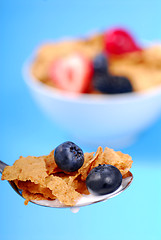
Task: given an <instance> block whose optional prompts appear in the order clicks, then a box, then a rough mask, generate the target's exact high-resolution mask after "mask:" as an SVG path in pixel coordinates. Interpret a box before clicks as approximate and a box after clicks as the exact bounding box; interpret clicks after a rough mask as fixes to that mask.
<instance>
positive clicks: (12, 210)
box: [0, 0, 161, 240]
mask: <svg viewBox="0 0 161 240" xmlns="http://www.w3.org/2000/svg"><path fill="white" fill-rule="evenodd" d="M160 23H161V2H160V0H154V1H152V0H146V1H145V0H142V1H139V0H136V1H127V0H124V1H123V0H120V1H116V0H113V1H105V0H99V1H98V0H89V1H84V0H83V1H73V0H72V1H61V0H60V1H54V0H34V1H33V0H23V1H22V0H14V1H13V0H0V76H1V80H0V133H1V137H0V143H1V144H0V146H1V147H0V149H1V150H0V159H1V160H2V161H4V162H6V163H8V164H10V165H11V164H13V162H14V161H15V160H16V159H18V158H19V156H20V155H23V156H28V155H35V156H39V155H44V154H48V153H49V152H50V151H51V150H52V149H54V148H55V147H56V146H57V145H58V144H60V143H62V142H64V141H66V140H71V139H67V137H68V136H66V134H65V133H64V132H63V131H62V129H61V128H60V127H58V126H57V125H54V124H53V122H52V121H51V120H50V119H49V118H48V117H47V116H45V115H44V114H43V112H42V111H41V110H40V109H39V108H38V107H37V105H36V103H35V102H34V101H33V98H32V96H31V94H30V92H29V89H28V87H27V86H26V84H25V82H24V80H23V77H22V66H23V63H24V61H25V60H26V58H27V57H28V56H29V55H30V54H31V53H32V51H33V50H34V49H35V47H37V46H38V45H39V44H41V43H43V42H45V41H47V40H53V39H59V38H62V37H64V36H72V37H77V36H84V35H86V34H87V33H90V32H94V31H98V30H99V31H101V30H104V29H107V28H110V27H111V26H125V27H127V28H129V29H130V30H132V32H133V33H134V34H135V36H136V37H137V38H138V39H146V40H150V41H160V40H161V31H160ZM77 144H79V143H77ZM82 148H83V150H84V151H96V148H92V147H89V146H82ZM120 150H122V151H123V152H124V153H128V154H130V155H131V156H132V158H133V161H134V163H133V167H132V172H133V174H134V181H133V184H132V185H131V187H130V188H129V189H128V190H127V191H125V192H124V193H123V194H121V195H119V196H117V197H115V198H113V199H110V200H108V201H107V202H103V203H99V204H95V205H92V206H88V207H84V208H81V209H80V211H79V212H78V213H76V214H74V213H72V212H71V211H70V210H69V209H65V210H63V209H52V208H51V209H50V208H45V207H39V206H36V205H34V204H32V203H30V204H29V205H28V206H24V204H23V202H24V201H23V199H22V198H20V197H18V195H17V194H16V193H15V192H14V191H13V190H12V189H11V188H10V186H9V185H8V183H7V182H6V181H3V182H2V181H0V212H1V216H0V225H1V229H0V239H1V240H11V239H12V240H20V239H21V240H22V239H23V240H33V239H39V240H43V239H47V240H50V239H57V240H62V239H67V240H68V239H70V240H74V239H77V240H79V239H92V240H94V239H98V238H99V239H110V240H116V239H120V240H121V239H124V240H125V239H131V240H135V239H138V240H141V239H146V240H160V239H161V118H159V119H158V121H157V122H156V123H155V124H154V125H153V126H152V127H150V128H149V129H148V130H146V131H144V132H143V133H142V134H141V136H140V138H139V139H138V140H137V142H135V143H134V144H133V145H131V146H129V147H128V148H124V149H120Z"/></svg>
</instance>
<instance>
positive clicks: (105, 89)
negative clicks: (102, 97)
mask: <svg viewBox="0 0 161 240" xmlns="http://www.w3.org/2000/svg"><path fill="white" fill-rule="evenodd" d="M93 86H94V88H95V89H97V90H98V91H100V92H102V93H107V94H118V93H127V92H132V91H133V87H132V84H131V82H130V81H129V79H128V78H126V77H122V76H112V75H109V74H107V73H101V74H95V75H94V77H93Z"/></svg>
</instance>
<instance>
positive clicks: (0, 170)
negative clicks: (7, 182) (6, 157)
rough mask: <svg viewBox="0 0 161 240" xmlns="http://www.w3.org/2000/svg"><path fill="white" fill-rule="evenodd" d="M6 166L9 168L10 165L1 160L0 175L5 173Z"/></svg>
mask: <svg viewBox="0 0 161 240" xmlns="http://www.w3.org/2000/svg"><path fill="white" fill-rule="evenodd" d="M6 166H8V165H7V164H6V163H4V162H2V161H1V160H0V173H2V172H3V170H4V168H5V167H6Z"/></svg>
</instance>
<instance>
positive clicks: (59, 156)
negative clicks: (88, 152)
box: [54, 141, 84, 172]
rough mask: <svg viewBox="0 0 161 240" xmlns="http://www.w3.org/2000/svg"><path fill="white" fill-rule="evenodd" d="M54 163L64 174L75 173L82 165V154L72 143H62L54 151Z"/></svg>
mask: <svg viewBox="0 0 161 240" xmlns="http://www.w3.org/2000/svg"><path fill="white" fill-rule="evenodd" d="M54 158H55V162H56V164H57V165H58V167H59V168H60V169H62V170H63V171H66V172H74V171H77V170H78V169H79V168H80V167H81V166H82V165H83V163H84V154H83V151H82V149H81V148H80V147H78V146H77V145H76V144H75V143H73V142H69V141H67V142H64V143H62V144H60V145H59V146H57V148H56V149H55V151H54Z"/></svg>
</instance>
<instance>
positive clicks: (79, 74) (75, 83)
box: [49, 53, 93, 93]
mask: <svg viewBox="0 0 161 240" xmlns="http://www.w3.org/2000/svg"><path fill="white" fill-rule="evenodd" d="M92 75H93V66H92V63H91V61H90V60H89V59H87V58H85V57H84V56H82V55H81V54H78V53H74V54H72V55H69V56H67V57H64V58H60V59H57V60H55V61H54V62H53V63H52V65H51V67H50V69H49V77H50V79H51V81H52V82H53V83H54V84H55V85H56V87H58V88H59V89H62V90H65V91H69V92H75V93H85V92H87V91H88V89H89V87H90V82H91V80H92Z"/></svg>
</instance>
